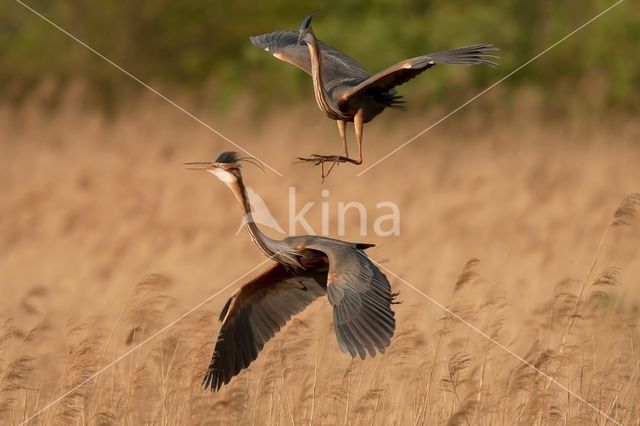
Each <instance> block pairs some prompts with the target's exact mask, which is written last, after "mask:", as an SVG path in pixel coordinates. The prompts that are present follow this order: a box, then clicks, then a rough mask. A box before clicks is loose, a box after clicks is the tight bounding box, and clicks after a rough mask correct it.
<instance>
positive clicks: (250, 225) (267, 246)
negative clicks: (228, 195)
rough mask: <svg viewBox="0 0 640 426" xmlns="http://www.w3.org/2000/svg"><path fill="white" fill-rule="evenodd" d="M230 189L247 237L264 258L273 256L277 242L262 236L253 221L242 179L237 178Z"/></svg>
mask: <svg viewBox="0 0 640 426" xmlns="http://www.w3.org/2000/svg"><path fill="white" fill-rule="evenodd" d="M230 187H231V190H232V191H233V193H234V195H235V196H236V198H237V199H238V202H239V203H240V206H241V207H242V212H243V213H244V219H245V223H246V226H247V231H248V232H249V236H250V237H251V239H252V240H253V242H254V243H256V245H257V246H258V247H259V248H260V250H261V251H262V252H263V253H264V254H265V255H266V256H270V257H271V256H274V255H275V254H276V253H277V252H278V250H277V248H276V243H277V241H276V240H274V239H272V238H269V237H267V236H266V235H264V234H263V233H262V231H260V229H259V228H258V226H257V225H256V222H255V221H254V220H253V214H252V212H251V203H250V202H249V197H248V196H247V191H246V189H245V186H244V183H243V182H242V178H238V180H237V181H235V182H234V183H233V184H231V185H230Z"/></svg>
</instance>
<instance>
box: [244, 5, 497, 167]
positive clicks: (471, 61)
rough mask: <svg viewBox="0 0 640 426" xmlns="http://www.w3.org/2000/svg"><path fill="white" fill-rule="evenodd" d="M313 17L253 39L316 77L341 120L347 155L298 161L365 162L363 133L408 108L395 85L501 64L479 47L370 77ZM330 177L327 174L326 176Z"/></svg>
mask: <svg viewBox="0 0 640 426" xmlns="http://www.w3.org/2000/svg"><path fill="white" fill-rule="evenodd" d="M312 18H313V15H309V16H307V17H306V18H304V20H303V21H302V24H301V25H300V30H299V31H298V32H294V31H276V32H272V33H267V34H262V35H258V36H254V37H251V42H252V43H253V44H254V45H255V46H257V47H260V48H262V49H264V50H266V51H268V52H269V53H271V54H273V56H275V57H276V58H278V59H280V60H282V61H285V62H289V63H290V64H293V65H295V66H297V67H298V68H300V69H302V70H303V71H305V72H306V73H307V74H310V75H311V79H312V81H313V92H314V94H315V98H316V103H317V104H318V107H319V108H320V110H322V111H323V112H324V113H325V114H326V115H327V116H328V117H329V118H330V119H332V120H336V123H337V124H338V132H339V133H340V140H341V142H342V147H343V150H344V155H318V154H313V155H311V157H310V158H298V160H303V161H311V162H314V163H315V164H323V163H324V162H332V163H334V165H335V164H336V163H345V162H348V163H353V164H362V129H363V126H364V123H368V122H369V121H371V120H373V119H374V118H375V117H376V116H377V115H378V114H380V113H381V112H382V111H384V110H385V108H395V109H404V101H403V100H402V96H401V95H398V94H397V92H396V90H395V87H396V86H399V85H401V84H404V83H406V82H407V81H409V80H411V79H412V78H414V77H416V76H417V75H418V74H420V73H422V72H424V71H426V70H428V69H429V68H431V67H433V66H435V65H436V64H455V65H478V64H489V65H495V62H493V61H494V60H496V59H497V56H495V55H494V54H493V53H495V52H496V51H497V49H496V48H495V47H494V46H493V45H490V44H476V45H473V46H466V47H461V48H458V49H451V50H445V51H443V52H436V53H430V54H428V55H423V56H418V57H415V58H411V59H405V60H404V61H402V62H399V63H397V64H395V65H392V66H390V67H389V68H387V69H384V70H382V71H380V72H379V73H377V74H374V75H370V74H369V73H368V72H367V71H366V70H365V69H364V67H363V66H362V65H360V64H359V63H358V62H357V61H356V60H354V59H353V58H351V57H349V56H347V55H345V54H344V53H342V52H340V51H339V50H337V49H334V48H333V47H331V46H328V45H327V44H325V43H323V42H322V41H320V40H318V39H317V38H316V35H315V33H314V32H313V28H311V19H312ZM347 122H353V124H354V127H355V134H356V142H357V145H358V158H357V159H354V158H351V157H349V151H348V149H347V137H346V126H347ZM323 177H324V173H323Z"/></svg>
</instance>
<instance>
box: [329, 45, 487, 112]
mask: <svg viewBox="0 0 640 426" xmlns="http://www.w3.org/2000/svg"><path fill="white" fill-rule="evenodd" d="M496 50H497V49H496V48H495V47H494V46H493V45H490V44H477V45H473V46H467V47H461V48H458V49H451V50H446V51H444V52H436V53H430V54H428V55H424V56H418V57H416V58H411V59H407V60H404V61H402V62H399V63H397V64H395V65H393V66H391V67H389V68H387V69H385V70H383V71H380V72H379V73H376V74H374V75H372V76H371V77H369V78H368V79H366V80H365V81H363V82H361V83H360V84H358V85H357V86H355V87H353V88H351V89H349V90H346V91H344V92H342V93H341V96H340V99H339V100H338V105H339V106H342V105H344V104H345V103H347V102H348V101H349V99H351V98H352V97H354V96H357V95H359V94H364V93H367V92H374V93H375V92H386V91H388V90H391V89H393V88H394V87H396V86H399V85H401V84H403V83H406V82H407V81H409V80H411V79H412V78H414V77H416V76H417V75H418V74H421V73H422V72H424V71H426V70H428V69H429V68H431V67H433V66H434V65H436V64H455V65H478V64H489V65H495V62H493V61H494V60H496V59H497V56H495V55H493V53H495V51H496Z"/></svg>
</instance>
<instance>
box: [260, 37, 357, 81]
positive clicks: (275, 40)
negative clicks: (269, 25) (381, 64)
mask: <svg viewBox="0 0 640 426" xmlns="http://www.w3.org/2000/svg"><path fill="white" fill-rule="evenodd" d="M250 40H251V43H253V44H254V46H256V47H260V48H262V49H264V50H266V51H267V52H269V53H271V54H272V55H273V56H275V57H276V58H278V59H280V60H282V61H285V62H289V63H290V64H293V65H295V66H297V67H298V68H300V69H301V70H303V71H305V72H306V73H307V74H309V75H311V58H310V56H309V48H308V47H307V46H306V45H305V44H298V33H297V32H294V31H275V32H272V33H267V34H262V35H257V36H253V37H250ZM318 45H319V46H320V52H321V53H322V62H321V63H322V79H323V81H324V82H325V83H328V82H331V81H333V80H336V79H345V78H358V79H361V80H364V79H366V78H368V77H369V73H368V72H367V70H365V69H364V67H363V66H362V65H360V64H359V63H358V62H357V61H356V60H355V59H353V58H351V57H349V56H347V55H345V54H344V53H342V52H341V51H339V50H338V49H334V48H333V47H331V46H328V45H326V44H325V43H323V42H321V41H319V40H318Z"/></svg>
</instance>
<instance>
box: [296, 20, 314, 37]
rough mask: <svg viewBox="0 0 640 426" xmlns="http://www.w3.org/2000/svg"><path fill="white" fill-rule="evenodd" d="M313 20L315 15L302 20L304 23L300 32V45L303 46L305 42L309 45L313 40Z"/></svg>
mask: <svg viewBox="0 0 640 426" xmlns="http://www.w3.org/2000/svg"><path fill="white" fill-rule="evenodd" d="M312 19H313V14H311V15H309V16H307V17H306V18H304V19H303V20H302V23H301V24H300V32H299V33H298V44H302V42H303V41H304V42H306V43H309V42H310V41H311V40H312V39H313V29H312V28H311V20H312Z"/></svg>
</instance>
